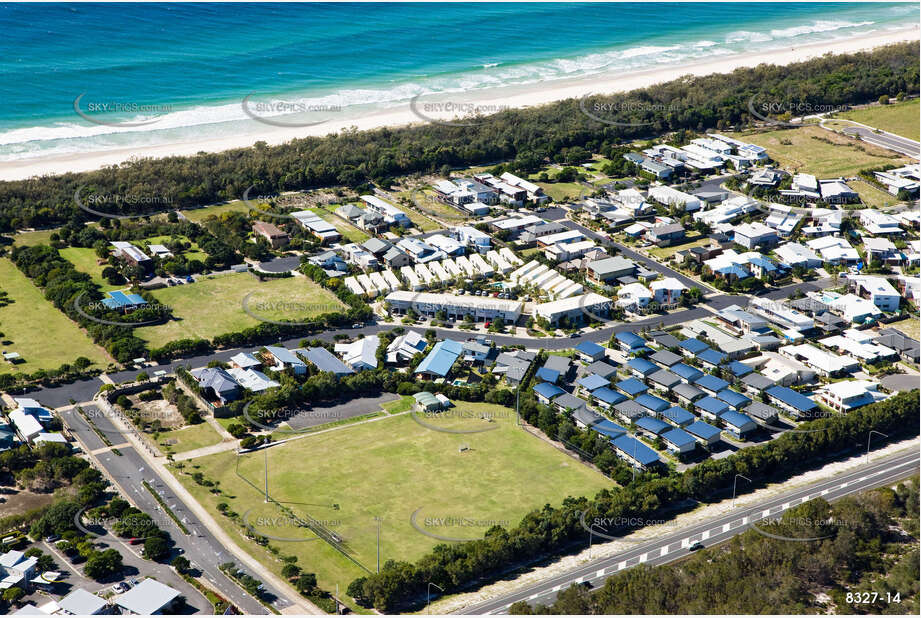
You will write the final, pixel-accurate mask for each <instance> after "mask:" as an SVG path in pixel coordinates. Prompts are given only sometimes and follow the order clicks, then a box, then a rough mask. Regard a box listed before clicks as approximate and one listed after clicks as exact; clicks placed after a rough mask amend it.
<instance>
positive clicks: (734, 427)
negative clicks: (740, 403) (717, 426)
mask: <svg viewBox="0 0 921 618" xmlns="http://www.w3.org/2000/svg"><path fill="white" fill-rule="evenodd" d="M720 420H721V421H723V424H724V425H725V426H726V431H728V432H729V433H730V434H732V435H733V436H734V437H736V438H740V439H741V438H744V437H745V436H746V435H748V434H750V433H751V432H753V431H755V430H756V429H758V424H757V423H756V422H755V421H753V420H752V418H751V417H750V416H748V415H747V414H742V413H740V412H735V411H733V410H729V411H728V412H724V413H723V414H722V415H721V416H720Z"/></svg>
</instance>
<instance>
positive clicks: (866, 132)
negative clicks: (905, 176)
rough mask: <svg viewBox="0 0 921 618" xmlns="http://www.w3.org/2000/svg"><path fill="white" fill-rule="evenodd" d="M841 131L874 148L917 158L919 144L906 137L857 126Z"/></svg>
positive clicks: (920, 147) (920, 149) (920, 145)
mask: <svg viewBox="0 0 921 618" xmlns="http://www.w3.org/2000/svg"><path fill="white" fill-rule="evenodd" d="M836 120H837V119H836ZM841 130H842V131H843V132H844V133H846V134H848V135H855V136H859V137H860V139H861V140H863V141H865V142H867V143H870V144H873V145H874V146H880V147H882V148H887V149H889V150H893V151H895V152H898V153H901V154H903V155H907V156H909V157H912V158H913V159H917V158H919V151H921V144H919V143H918V142H916V141H914V140H911V139H908V138H907V137H902V136H901V135H896V134H894V133H887V132H885V131H879V130H878V129H872V128H870V127H868V126H866V125H858V124H855V125H853V126H849V127H842V129H841ZM877 131H879V132H877Z"/></svg>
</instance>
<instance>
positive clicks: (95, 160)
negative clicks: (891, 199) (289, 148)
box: [0, 26, 919, 180]
mask: <svg viewBox="0 0 921 618" xmlns="http://www.w3.org/2000/svg"><path fill="white" fill-rule="evenodd" d="M918 39H919V29H918V26H913V27H911V28H905V29H901V30H887V31H880V32H874V33H871V34H869V35H866V36H863V37H852V38H849V39H843V40H838V41H830V42H823V43H816V44H811V45H800V46H797V47H793V48H783V49H780V50H771V51H765V52H759V53H748V54H735V55H727V56H724V57H720V58H718V59H713V60H707V61H703V62H696V63H690V64H675V65H662V66H660V67H656V68H655V69H652V70H646V71H640V72H635V73H625V74H611V73H599V74H596V75H591V76H585V77H580V78H574V79H561V80H555V81H546V82H541V83H534V84H529V85H522V86H507V87H503V88H493V89H482V90H476V91H473V92H469V93H444V94H441V95H431V96H429V97H426V98H425V99H423V100H420V101H418V102H417V103H416V105H415V110H416V111H414V109H413V108H412V107H411V105H410V102H409V101H407V102H405V103H403V104H401V105H399V106H393V107H389V108H386V109H380V108H377V109H358V108H346V109H345V110H344V111H341V112H338V113H332V112H330V113H329V114H328V115H329V116H330V118H329V119H328V120H326V121H325V122H322V123H320V124H314V125H312V126H305V127H278V126H272V125H270V124H263V123H260V122H256V121H252V122H251V125H252V130H251V131H244V132H241V133H238V134H236V135H233V136H230V137H225V138H221V139H211V140H198V141H182V142H176V143H169V144H161V145H157V146H150V147H141V148H121V149H112V150H105V151H96V152H84V153H74V154H68V155H64V156H48V157H38V158H34V159H25V160H22V161H13V162H3V163H0V180H18V179H22V178H29V177H32V176H42V175H47V174H62V173H66V172H80V171H87V170H92V169H97V168H99V167H103V166H106V165H113V164H118V163H122V162H125V161H128V160H130V159H132V158H138V157H142V158H143V157H166V156H172V155H192V154H196V153H198V152H203V151H204V152H220V151H223V150H228V149H231V148H240V147H246V146H251V145H252V144H254V143H255V142H256V141H260V140H261V141H264V142H266V143H268V144H280V143H284V142H286V141H289V140H291V139H293V138H297V137H307V136H316V135H327V134H329V133H335V132H337V131H339V130H341V129H343V128H349V127H354V128H357V129H359V130H364V129H373V128H377V127H383V126H403V125H408V124H417V123H422V122H424V121H423V120H422V118H421V117H420V115H418V114H417V111H418V110H419V109H420V108H421V107H422V104H423V103H425V104H426V105H425V107H424V109H426V110H429V109H434V108H441V107H445V106H453V108H455V109H457V108H464V109H466V108H467V107H470V106H477V107H479V108H480V109H484V110H487V111H489V110H494V111H495V110H501V109H508V108H523V107H533V106H535V105H541V104H545V103H549V102H552V101H558V100H562V99H568V98H575V97H582V96H585V95H588V94H608V93H613V92H623V91H628V90H633V89H636V88H642V87H646V86H651V85H653V84H656V83H661V82H666V81H670V80H673V79H676V78H678V77H680V76H683V75H708V74H711V73H726V72H730V71H733V70H735V69H737V68H740V67H753V66H757V65H759V64H763V63H768V64H789V63H792V62H799V61H803V60H808V59H810V58H815V57H817V56H822V55H824V54H828V53H833V54H840V53H850V52H856V51H863V50H869V49H873V48H875V47H879V46H882V45H888V44H891V43H896V42H900V41H910V40H918ZM425 115H426V116H427V117H429V118H436V119H439V120H450V119H451V118H452V117H453V116H454V115H453V114H450V113H443V112H428V111H427V112H426V113H425Z"/></svg>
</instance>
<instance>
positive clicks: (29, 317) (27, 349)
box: [0, 258, 109, 374]
mask: <svg viewBox="0 0 921 618" xmlns="http://www.w3.org/2000/svg"><path fill="white" fill-rule="evenodd" d="M0 289H2V290H3V291H4V292H6V293H7V294H9V297H10V298H11V299H12V300H13V302H12V303H11V304H9V305H7V306H5V307H0V332H2V333H3V337H2V338H0V340H2V341H3V342H4V343H3V344H2V346H0V347H2V349H3V350H4V351H7V352H19V354H20V355H22V358H23V359H24V360H25V362H22V363H18V364H16V365H11V364H9V363H7V362H5V361H2V360H0V374H2V373H32V372H34V371H37V370H39V369H57V368H58V367H60V366H61V365H62V364H63V363H71V362H73V361H74V360H76V359H77V358H78V357H80V356H85V357H86V358H88V359H90V360H91V361H93V363H95V364H96V365H97V366H102V367H105V366H106V365H107V364H108V363H109V358H108V356H107V355H106V353H105V351H104V350H103V349H102V348H100V347H99V346H97V345H96V344H94V343H93V342H92V341H91V340H90V338H89V337H88V336H87V335H86V333H84V332H83V331H82V330H81V329H80V327H79V326H78V325H77V324H76V323H74V322H72V321H71V320H70V319H69V318H68V317H67V316H66V315H64V314H63V313H62V312H60V311H58V309H57V308H56V307H55V306H54V305H52V304H51V303H50V302H48V301H47V300H45V297H44V296H42V293H41V290H39V289H38V288H37V287H35V286H34V285H33V284H32V282H31V281H29V280H28V279H27V278H26V276H25V275H23V274H22V273H21V272H19V269H18V268H16V267H15V266H14V265H13V263H12V262H11V261H10V260H9V259H7V258H0ZM7 341H9V342H10V343H6V342H7Z"/></svg>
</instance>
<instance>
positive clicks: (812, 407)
mask: <svg viewBox="0 0 921 618" xmlns="http://www.w3.org/2000/svg"><path fill="white" fill-rule="evenodd" d="M764 393H765V394H766V395H767V396H768V397H770V399H771V401H772V402H773V403H774V404H775V405H776V406H777V407H778V408H780V409H781V410H786V411H787V412H789V413H790V414H792V415H793V417H794V418H800V417H810V418H811V417H814V416H816V413H817V412H818V411H819V405H818V404H817V403H816V402H814V401H813V400H811V399H809V397H806V396H805V395H802V394H800V393H797V392H796V391H795V390H793V389H792V388H787V387H786V386H772V387H771V388H769V389H767V390H765V391H764Z"/></svg>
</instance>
